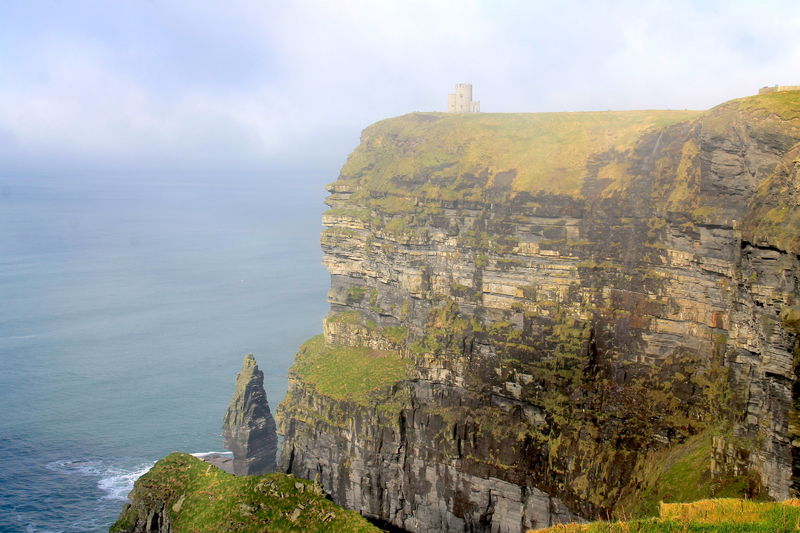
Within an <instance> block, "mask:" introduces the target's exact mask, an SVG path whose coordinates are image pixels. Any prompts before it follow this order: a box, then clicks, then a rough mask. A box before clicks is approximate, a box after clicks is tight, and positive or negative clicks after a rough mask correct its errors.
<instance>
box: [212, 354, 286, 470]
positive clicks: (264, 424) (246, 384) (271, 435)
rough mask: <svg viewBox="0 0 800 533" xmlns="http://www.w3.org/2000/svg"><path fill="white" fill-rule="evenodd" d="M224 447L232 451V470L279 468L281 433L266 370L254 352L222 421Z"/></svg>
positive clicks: (237, 379)
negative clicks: (269, 399) (271, 406)
mask: <svg viewBox="0 0 800 533" xmlns="http://www.w3.org/2000/svg"><path fill="white" fill-rule="evenodd" d="M222 437H223V439H224V442H225V447H226V448H227V449H229V450H230V451H232V452H233V473H234V474H236V475H247V476H253V475H260V474H267V473H269V472H274V471H275V470H276V463H275V459H276V456H277V453H278V437H277V434H276V432H275V420H274V419H273V418H272V413H271V412H270V410H269V403H268V402H267V394H266V392H265V391H264V373H263V372H262V371H261V370H259V369H258V365H257V364H256V360H255V357H253V354H248V355H247V356H245V358H244V361H243V363H242V371H241V372H239V374H238V375H237V376H236V390H235V391H234V393H233V398H231V403H230V405H229V406H228V412H227V413H226V414H225V421H224V423H223V425H222Z"/></svg>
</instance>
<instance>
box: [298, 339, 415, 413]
mask: <svg viewBox="0 0 800 533" xmlns="http://www.w3.org/2000/svg"><path fill="white" fill-rule="evenodd" d="M410 368H411V362H410V361H409V360H407V359H403V358H402V357H400V355H399V354H398V353H397V352H393V351H388V350H372V349H370V348H364V347H353V346H343V345H337V344H332V345H329V344H325V340H324V338H323V336H322V335H317V336H316V337H312V338H311V339H309V340H308V341H307V342H306V343H305V344H303V345H302V346H301V347H300V350H299V351H298V353H297V358H296V359H295V363H294V365H293V366H292V368H291V372H292V373H293V374H296V375H297V376H298V377H299V378H301V379H302V380H303V382H304V383H305V384H308V385H311V386H313V387H314V389H315V390H316V391H317V392H318V393H320V394H324V395H326V396H329V397H331V398H335V399H339V400H348V401H352V402H355V403H357V404H361V405H368V404H369V403H370V402H369V400H370V393H371V392H374V391H378V390H381V389H385V388H386V387H389V386H391V385H393V384H395V383H397V382H398V381H402V380H403V379H406V377H407V376H408V374H409V371H410Z"/></svg>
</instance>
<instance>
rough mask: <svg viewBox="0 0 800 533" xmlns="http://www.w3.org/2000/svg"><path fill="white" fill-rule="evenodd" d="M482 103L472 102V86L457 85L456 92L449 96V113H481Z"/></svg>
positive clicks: (467, 84)
mask: <svg viewBox="0 0 800 533" xmlns="http://www.w3.org/2000/svg"><path fill="white" fill-rule="evenodd" d="M480 111H481V103H480V102H477V101H473V100H472V84H471V83H456V92H455V93H451V94H448V95H447V112H448V113H480Z"/></svg>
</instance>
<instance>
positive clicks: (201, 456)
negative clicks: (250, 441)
mask: <svg viewBox="0 0 800 533" xmlns="http://www.w3.org/2000/svg"><path fill="white" fill-rule="evenodd" d="M189 455H191V456H193V457H197V458H198V459H202V458H203V457H208V456H209V455H222V456H225V457H233V452H227V451H226V452H195V453H190V454H189Z"/></svg>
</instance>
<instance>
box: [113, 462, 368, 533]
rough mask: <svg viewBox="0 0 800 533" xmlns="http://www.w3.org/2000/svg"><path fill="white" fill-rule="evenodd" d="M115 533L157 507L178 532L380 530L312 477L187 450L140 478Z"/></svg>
mask: <svg viewBox="0 0 800 533" xmlns="http://www.w3.org/2000/svg"><path fill="white" fill-rule="evenodd" d="M130 497H131V502H132V505H131V506H130V507H127V508H126V509H125V510H124V511H123V513H122V515H121V516H120V518H119V520H117V522H116V523H115V524H114V525H113V526H112V527H111V531H112V532H120V533H121V532H129V531H133V529H134V527H135V525H136V521H137V520H147V517H148V514H149V513H151V512H155V513H160V512H161V509H162V506H163V508H164V509H166V511H167V512H168V513H169V520H170V524H171V525H172V531H174V532H175V533H180V532H184V531H185V532H188V531H192V532H208V533H217V532H219V531H239V532H242V533H246V532H253V533H256V532H262V531H285V532H290V531H297V532H314V531H317V532H324V531H341V532H344V533H347V532H353V533H356V532H364V533H366V532H378V531H381V530H380V529H378V528H376V527H375V526H373V525H372V524H370V523H369V522H367V521H366V520H365V519H364V518H363V517H361V515H359V514H358V513H356V512H354V511H346V510H344V509H342V508H341V507H339V506H338V505H336V504H335V503H333V502H332V501H330V500H328V499H327V498H326V496H325V494H324V493H323V492H322V490H321V489H320V487H319V486H318V485H316V484H314V483H313V482H311V481H306V480H303V479H298V478H295V477H292V476H287V475H285V474H277V473H276V474H268V475H265V476H234V475H232V474H228V473H225V472H223V471H222V470H220V469H219V468H217V467H215V466H212V465H210V464H208V463H206V462H203V461H201V460H200V459H197V458H195V457H192V456H191V455H187V454H185V453H172V454H170V455H168V456H167V457H165V458H164V459H161V460H160V461H158V462H157V463H156V464H155V466H153V468H151V469H150V471H149V472H147V473H146V474H145V475H143V476H142V477H141V478H139V479H138V480H137V481H136V484H135V485H134V487H133V491H131V495H130Z"/></svg>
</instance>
